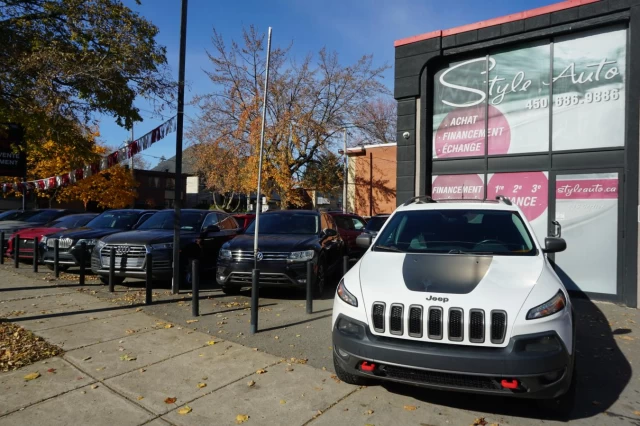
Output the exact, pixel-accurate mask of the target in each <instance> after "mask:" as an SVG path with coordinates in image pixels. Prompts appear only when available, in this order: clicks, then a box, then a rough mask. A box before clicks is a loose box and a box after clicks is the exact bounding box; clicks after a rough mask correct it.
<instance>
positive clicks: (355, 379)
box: [333, 354, 371, 386]
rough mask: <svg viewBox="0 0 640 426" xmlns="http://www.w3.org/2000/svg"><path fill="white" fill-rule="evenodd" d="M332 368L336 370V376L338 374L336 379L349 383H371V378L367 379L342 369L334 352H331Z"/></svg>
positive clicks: (362, 384)
mask: <svg viewBox="0 0 640 426" xmlns="http://www.w3.org/2000/svg"><path fill="white" fill-rule="evenodd" d="M333 368H334V369H335V370H336V376H338V379H340V380H342V381H343V382H345V383H347V384H349V385H356V386H367V385H369V384H371V380H369V379H366V378H364V377H360V376H356V375H355V374H350V373H347V372H346V371H344V370H343V369H342V367H340V362H339V361H338V359H337V357H336V354H333Z"/></svg>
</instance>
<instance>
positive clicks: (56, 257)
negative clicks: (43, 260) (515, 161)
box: [53, 238, 60, 278]
mask: <svg viewBox="0 0 640 426" xmlns="http://www.w3.org/2000/svg"><path fill="white" fill-rule="evenodd" d="M53 274H54V275H55V276H56V278H58V277H59V276H60V239H58V238H56V239H55V240H53Z"/></svg>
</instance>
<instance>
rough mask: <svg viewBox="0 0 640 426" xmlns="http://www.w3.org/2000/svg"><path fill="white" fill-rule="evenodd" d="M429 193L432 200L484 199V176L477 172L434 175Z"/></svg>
mask: <svg viewBox="0 0 640 426" xmlns="http://www.w3.org/2000/svg"><path fill="white" fill-rule="evenodd" d="M431 194H432V197H433V199H434V200H452V199H456V200H460V199H465V200H482V199H484V176H483V175H477V174H470V175H442V176H434V177H433V183H432V189H431Z"/></svg>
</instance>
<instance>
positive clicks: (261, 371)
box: [256, 370, 267, 374]
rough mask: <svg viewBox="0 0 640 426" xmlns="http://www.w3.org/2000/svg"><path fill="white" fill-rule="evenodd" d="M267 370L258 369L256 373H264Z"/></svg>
mask: <svg viewBox="0 0 640 426" xmlns="http://www.w3.org/2000/svg"><path fill="white" fill-rule="evenodd" d="M266 372H267V370H258V371H256V374H264V373H266Z"/></svg>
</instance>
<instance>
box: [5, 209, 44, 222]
mask: <svg viewBox="0 0 640 426" xmlns="http://www.w3.org/2000/svg"><path fill="white" fill-rule="evenodd" d="M38 213H39V212H38V210H29V211H26V212H23V211H22V210H10V211H8V212H4V213H2V214H1V215H0V220H26V219H28V218H30V217H31V216H34V215H36V214H38Z"/></svg>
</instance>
